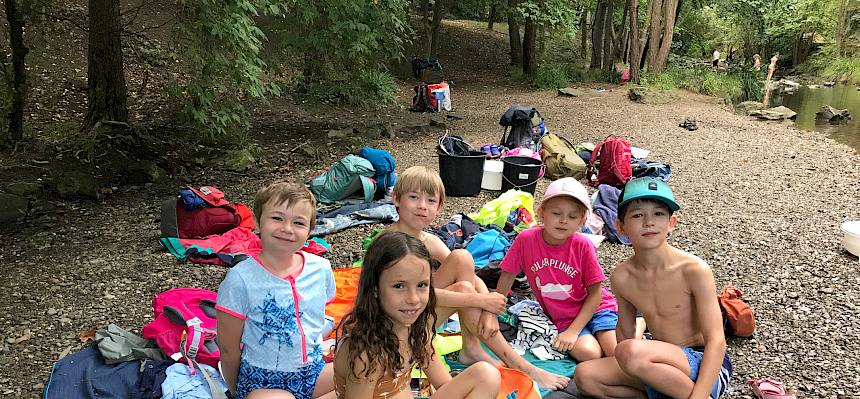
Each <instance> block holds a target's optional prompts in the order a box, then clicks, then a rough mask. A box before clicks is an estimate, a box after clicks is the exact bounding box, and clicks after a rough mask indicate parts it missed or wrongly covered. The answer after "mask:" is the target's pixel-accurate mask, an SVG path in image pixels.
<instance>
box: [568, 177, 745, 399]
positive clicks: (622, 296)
mask: <svg viewBox="0 0 860 399" xmlns="http://www.w3.org/2000/svg"><path fill="white" fill-rule="evenodd" d="M618 201H619V202H618V220H617V221H616V226H617V227H618V231H619V232H621V233H623V234H626V235H627V236H628V237H629V238H630V242H631V244H632V245H633V256H631V257H630V258H628V259H626V260H624V261H622V262H621V263H619V264H618V265H617V266H616V267H615V269H614V270H613V271H612V275H611V277H610V280H611V282H612V291H613V293H614V294H615V297H616V300H617V301H618V325H617V328H616V336H617V338H618V346H617V347H616V348H615V357H608V358H602V359H596V360H591V361H587V362H583V363H581V364H579V365H578V366H577V367H576V371H575V373H574V381H575V382H576V385H577V387H578V388H579V390H580V391H581V392H582V393H583V394H585V395H588V396H596V397H636V396H642V395H643V394H646V395H647V396H648V397H649V398H661V397H673V398H682V397H683V398H715V399H716V398H719V397H720V396H721V395H723V393H725V391H726V389H727V388H728V386H729V378H730V377H731V373H732V366H731V362H730V361H729V357H728V355H727V354H726V339H725V336H724V335H723V324H722V316H721V315H720V307H719V305H718V303H717V294H716V287H715V284H714V275H713V273H712V272H711V268H710V267H708V265H707V264H706V263H705V262H704V261H703V260H701V259H699V258H698V257H696V256H695V255H692V254H690V253H687V252H684V251H682V250H680V249H677V248H675V247H673V246H671V245H669V243H668V241H667V240H668V237H669V233H671V232H672V231H673V230H674V229H675V227H676V226H677V224H678V216H677V215H675V211H677V210H678V209H680V206H679V205H678V203H677V202H676V200H675V196H674V195H673V194H672V189H670V188H669V186H668V185H667V184H666V183H665V182H664V181H662V180H660V179H656V178H649V177H644V178H638V179H633V180H630V181H629V182H628V183H627V184H626V185H625V186H624V190H622V192H621V195H620V197H619V198H618ZM637 311H638V312H641V313H642V315H643V316H644V317H645V322H646V324H647V325H648V328H649V330H650V331H651V336H652V337H653V339H649V340H643V339H635V338H634V333H635V328H636V312H637Z"/></svg>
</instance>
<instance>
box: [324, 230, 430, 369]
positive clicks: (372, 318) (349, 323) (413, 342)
mask: <svg viewBox="0 0 860 399" xmlns="http://www.w3.org/2000/svg"><path fill="white" fill-rule="evenodd" d="M407 255H413V256H415V257H417V258H420V259H423V260H426V261H427V264H428V265H429V264H430V252H429V251H427V247H425V246H424V243H422V242H421V241H420V240H418V239H417V238H415V237H412V236H410V235H408V234H406V233H401V232H388V233H383V234H381V235H379V236H378V237H376V239H375V240H374V241H373V243H371V244H370V247H369V248H368V249H367V254H366V255H365V257H364V264H363V265H362V269H361V275H360V277H359V278H358V292H357V293H356V296H355V304H354V306H353V308H352V311H350V312H349V314H347V315H346V316H345V317H344V318H343V320H341V323H340V326H339V327H338V333H337V334H338V340H337V341H338V344H337V346H338V347H340V346H341V345H342V342H341V340H340V337H339V335H340V334H343V335H344V337H343V340H344V341H345V340H348V341H349V361H348V364H349V369H350V370H352V374H353V377H355V378H356V379H361V378H362V377H363V376H368V375H371V374H373V373H374V372H375V371H376V370H377V367H380V368H381V369H382V370H384V371H385V372H387V371H389V370H390V371H391V374H392V376H393V375H394V372H395V371H397V370H400V369H401V367H403V359H402V358H401V356H400V343H399V341H398V339H397V335H395V333H394V323H392V322H391V320H390V319H389V318H388V316H387V315H386V314H385V312H384V311H383V310H382V304H381V303H380V302H379V297H378V295H377V294H376V293H377V292H378V291H379V279H380V276H381V275H382V272H383V271H385V270H386V269H388V268H390V267H391V266H393V265H394V264H395V263H397V262H399V261H400V260H401V259H403V258H404V257H406V256H407ZM431 287H432V284H431ZM428 291H429V296H430V298H428V301H427V306H426V307H425V308H424V310H423V311H422V312H421V314H420V315H418V319H416V320H415V322H414V323H412V325H411V326H409V348H410V351H411V357H412V359H411V362H414V363H417V364H418V367H420V368H426V367H427V365H428V364H429V362H430V356H432V353H427V351H426V348H427V346H428V345H430V348H431V349H432V348H433V344H432V342H431V340H432V339H433V335H435V326H436V310H435V305H436V296H435V295H434V292H433V288H430V289H429V290H428ZM362 353H366V354H367V356H366V357H367V363H365V364H364V369H363V370H361V372H360V374H361V375H359V373H357V372H356V371H355V362H356V359H358V358H359V357H360V356H361V355H362Z"/></svg>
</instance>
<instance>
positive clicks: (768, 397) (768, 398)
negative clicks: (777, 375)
mask: <svg viewBox="0 0 860 399" xmlns="http://www.w3.org/2000/svg"><path fill="white" fill-rule="evenodd" d="M747 384H748V385H749V386H750V387H751V388H752V390H753V393H755V395H756V397H758V398H760V399H797V397H796V396H795V395H794V394H793V393H791V392H787V391H786V390H785V387H784V386H783V385H782V382H780V381H777V380H775V379H772V378H768V377H762V378H759V379H753V380H749V381H747Z"/></svg>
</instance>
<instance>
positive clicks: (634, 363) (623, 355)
mask: <svg viewBox="0 0 860 399" xmlns="http://www.w3.org/2000/svg"><path fill="white" fill-rule="evenodd" d="M615 359H616V360H618V366H620V367H621V369H622V370H624V371H626V372H628V373H631V372H632V371H633V370H635V369H636V368H637V367H638V365H639V364H641V363H643V362H647V358H646V353H645V343H644V341H643V340H641V339H625V340H624V341H621V342H619V343H618V345H617V346H616V347H615Z"/></svg>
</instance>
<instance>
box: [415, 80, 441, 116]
mask: <svg viewBox="0 0 860 399" xmlns="http://www.w3.org/2000/svg"><path fill="white" fill-rule="evenodd" d="M412 90H414V91H415V96H414V97H412V106H411V107H409V110H410V111H414V112H437V111H439V102H438V100H437V98H436V95H435V94H433V92H432V91H431V90H430V88H429V87H428V86H427V85H426V84H424V83H419V84H417V85H415V87H414V88H412Z"/></svg>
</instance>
